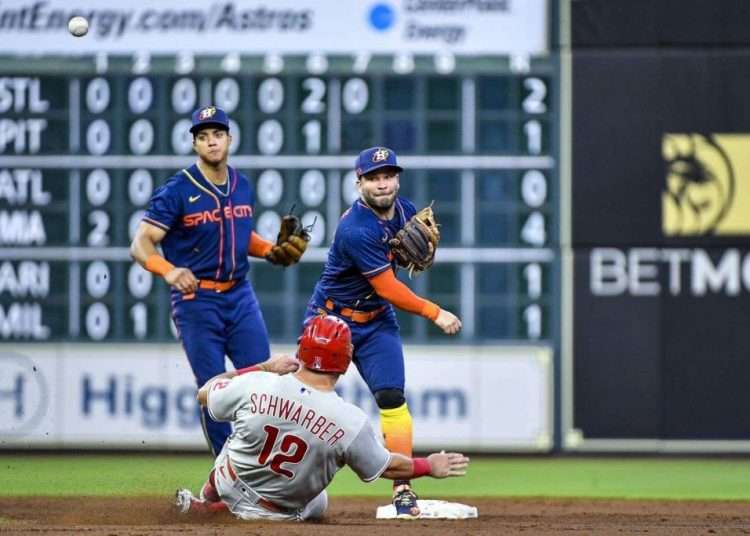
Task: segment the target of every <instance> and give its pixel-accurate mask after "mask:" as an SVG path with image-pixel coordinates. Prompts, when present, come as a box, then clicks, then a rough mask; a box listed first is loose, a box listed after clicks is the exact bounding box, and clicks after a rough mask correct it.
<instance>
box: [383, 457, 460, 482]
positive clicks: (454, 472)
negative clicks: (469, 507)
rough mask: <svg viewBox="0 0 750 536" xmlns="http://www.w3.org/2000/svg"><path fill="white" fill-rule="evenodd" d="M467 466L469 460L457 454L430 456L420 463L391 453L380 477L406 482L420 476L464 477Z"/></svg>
mask: <svg viewBox="0 0 750 536" xmlns="http://www.w3.org/2000/svg"><path fill="white" fill-rule="evenodd" d="M425 463H427V464H428V465H425ZM468 466H469V458H467V457H466V456H464V455H463V454H460V453H458V452H447V453H446V452H439V453H434V454H430V455H429V456H428V457H427V458H426V459H425V458H421V462H417V461H415V459H413V458H408V457H406V456H404V455H402V454H396V453H394V452H392V453H391V463H390V464H389V465H388V468H387V469H386V470H385V471H384V472H383V474H382V475H381V476H382V477H383V478H388V479H391V480H408V479H411V478H417V477H420V476H431V477H433V478H447V477H449V476H464V475H465V474H466V469H467V467H468Z"/></svg>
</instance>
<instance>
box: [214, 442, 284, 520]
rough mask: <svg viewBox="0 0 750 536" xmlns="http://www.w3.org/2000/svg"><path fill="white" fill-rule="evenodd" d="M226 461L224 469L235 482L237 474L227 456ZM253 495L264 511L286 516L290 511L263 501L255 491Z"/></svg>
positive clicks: (265, 500)
mask: <svg viewBox="0 0 750 536" xmlns="http://www.w3.org/2000/svg"><path fill="white" fill-rule="evenodd" d="M226 461H227V463H226V464H225V465H226V468H227V472H229V476H230V478H231V479H232V480H237V472H236V471H235V470H234V467H232V461H231V460H230V459H229V456H226ZM243 491H244V489H243ZM253 494H255V495H256V496H258V502H257V503H256V504H259V505H260V506H262V507H263V508H265V509H266V510H268V511H270V512H276V513H277V514H288V513H290V511H289V510H287V509H286V508H282V507H281V506H279V505H277V504H275V503H272V502H271V501H269V500H267V499H264V498H263V497H261V496H259V495H258V494H257V493H255V491H253Z"/></svg>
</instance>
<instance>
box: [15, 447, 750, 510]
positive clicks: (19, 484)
mask: <svg viewBox="0 0 750 536" xmlns="http://www.w3.org/2000/svg"><path fill="white" fill-rule="evenodd" d="M210 467H211V459H210V458H209V457H208V456H201V455H156V454H154V455H144V454H133V455H128V454H122V455H110V454H93V455H82V454H80V455H41V454H31V455H28V456H23V455H17V454H13V455H9V454H5V455H4V454H0V482H2V484H3V485H2V486H0V495H2V496H11V495H15V496H18V495H53V496H54V495H57V496H72V495H99V496H103V495H131V496H132V495H164V494H171V493H172V492H173V491H174V490H175V489H176V488H180V487H188V488H191V489H193V490H194V491H197V489H198V488H199V487H200V485H201V483H202V482H203V480H204V478H205V475H206V474H207V472H208V470H209V469H210ZM415 484H416V487H417V490H418V491H419V492H420V493H421V495H422V496H423V497H431V498H433V497H434V498H439V497H455V496H466V495H470V496H482V497H598V498H627V499H694V500H699V499H700V500H750V459H737V458H695V459H686V458H624V459H623V458H609V457H607V458H598V457H596V458H578V457H513V456H505V457H499V458H487V457H482V458H479V459H476V460H473V461H472V464H471V467H470V470H469V474H468V475H467V476H466V477H465V478H462V479H448V480H433V479H429V478H423V479H420V480H419V482H418V483H415ZM389 489H390V483H389V482H388V481H385V480H380V481H378V482H374V483H371V484H365V483H362V482H360V481H359V480H358V479H357V478H356V476H355V475H354V474H353V473H352V472H351V471H349V470H348V469H344V470H343V471H341V472H340V473H339V474H338V475H337V477H336V479H335V480H334V482H333V484H332V485H331V487H330V488H329V492H330V493H331V495H339V496H387V495H388V494H389Z"/></svg>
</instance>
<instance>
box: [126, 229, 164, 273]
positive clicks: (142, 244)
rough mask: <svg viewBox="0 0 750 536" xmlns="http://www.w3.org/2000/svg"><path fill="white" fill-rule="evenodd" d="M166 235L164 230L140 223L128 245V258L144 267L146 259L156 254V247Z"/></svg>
mask: <svg viewBox="0 0 750 536" xmlns="http://www.w3.org/2000/svg"><path fill="white" fill-rule="evenodd" d="M166 234H167V232H166V231H165V230H163V229H159V228H158V227H156V226H154V225H151V224H149V223H146V222H145V221H142V222H141V223H140V224H139V225H138V228H137V229H136V231H135V236H134V237H133V241H132V242H131V244H130V256H131V257H132V258H133V260H135V261H136V262H138V264H140V265H141V266H145V265H146V261H147V260H148V258H149V257H150V256H151V255H154V254H155V253H156V252H157V251H156V246H157V245H158V244H159V242H161V241H162V240H163V239H164V237H165V236H166Z"/></svg>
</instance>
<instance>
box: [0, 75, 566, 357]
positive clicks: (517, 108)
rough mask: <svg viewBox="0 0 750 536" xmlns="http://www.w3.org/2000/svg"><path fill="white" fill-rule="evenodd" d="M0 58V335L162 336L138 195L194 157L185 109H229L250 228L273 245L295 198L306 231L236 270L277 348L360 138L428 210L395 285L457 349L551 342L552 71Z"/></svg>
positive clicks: (294, 316)
mask: <svg viewBox="0 0 750 536" xmlns="http://www.w3.org/2000/svg"><path fill="white" fill-rule="evenodd" d="M40 61H41V60H40ZM3 65H7V63H3V62H2V61H0V341H27V340H34V341H39V340H49V341H66V340H71V341H77V340H81V341H114V340H118V341H128V340H140V341H145V340H147V341H160V340H165V341H166V340H173V337H174V331H173V326H172V325H171V321H170V315H169V297H168V289H167V288H166V285H165V284H164V283H163V281H161V280H160V279H158V278H157V279H155V278H153V277H152V276H151V274H149V273H147V272H145V271H144V270H142V269H141V268H140V267H138V266H136V265H134V264H133V263H132V261H131V260H130V259H129V256H128V251H127V247H128V245H129V243H130V240H131V239H132V236H133V233H134V231H135V228H136V226H137V225H138V223H139V221H140V220H141V217H142V215H143V211H144V210H145V208H146V206H147V204H148V200H149V198H150V196H151V194H152V192H153V190H154V189H155V188H156V187H158V186H159V185H160V184H161V183H163V182H164V180H165V179H166V178H167V177H169V176H170V175H172V174H173V173H175V172H176V171H178V170H179V169H181V168H183V167H186V166H188V165H190V164H191V163H192V162H193V161H194V156H192V138H191V135H190V134H189V132H188V129H189V126H190V123H189V115H190V113H191V112H192V111H193V110H194V109H196V108H198V107H199V106H203V105H206V104H209V103H211V104H215V105H218V106H221V107H223V108H225V109H226V110H227V111H228V112H229V115H230V117H231V119H232V123H231V134H232V138H233V139H232V148H231V150H232V155H231V156H230V164H232V165H234V166H235V167H237V168H238V169H240V170H241V171H242V172H244V173H245V174H246V175H248V176H249V177H250V179H251V181H252V182H253V183H254V186H255V188H256V206H255V213H254V217H255V223H256V228H257V230H258V232H259V233H260V234H261V235H263V236H264V237H266V238H268V239H273V238H274V237H275V235H276V233H277V232H278V228H279V224H280V220H281V217H282V216H283V215H284V214H285V213H286V212H288V211H289V210H290V209H291V207H293V206H294V207H295V212H297V213H299V214H300V215H301V216H302V219H303V223H304V224H306V225H309V224H313V223H314V226H313V232H312V240H311V248H310V251H309V252H308V253H307V254H306V255H305V257H304V258H303V262H302V263H301V264H300V265H299V266H296V267H293V268H291V269H288V270H281V269H278V268H276V267H273V266H270V265H266V263H263V262H253V263H252V267H251V273H250V276H249V277H250V278H251V280H252V281H253V284H254V286H255V289H256V292H257V294H258V297H259V300H260V303H261V308H262V310H263V313H264V316H265V318H266V322H267V324H268V328H269V332H270V333H271V336H272V338H273V339H274V340H276V341H283V342H290V341H293V340H295V338H296V336H297V334H298V332H299V324H300V321H301V317H302V313H303V311H304V307H305V304H306V302H307V300H308V298H309V295H310V293H311V291H312V288H313V286H314V284H315V281H316V280H317V278H318V276H319V275H320V272H321V268H322V262H323V261H324V260H325V256H326V252H327V248H328V246H329V245H330V243H331V241H332V239H333V235H334V232H335V228H336V224H337V222H338V219H339V217H340V216H341V214H342V212H343V211H344V210H345V209H346V208H347V207H348V206H350V205H351V203H352V202H353V201H354V200H355V199H356V198H357V195H358V194H357V191H356V187H355V176H354V172H353V170H352V167H353V163H354V157H355V155H356V153H357V152H358V151H360V150H361V149H363V148H365V147H369V146H372V145H387V146H390V147H392V148H393V149H395V150H396V151H397V152H398V154H399V158H400V161H401V163H402V165H403V166H404V167H405V171H404V173H403V174H402V179H401V194H402V195H404V196H405V197H407V198H409V199H411V200H412V201H414V203H415V204H416V205H417V206H418V207H421V206H425V205H427V204H429V203H431V202H433V201H434V203H435V204H434V208H435V211H436V214H437V216H438V218H439V221H440V223H441V224H442V226H441V233H442V241H441V247H440V249H439V252H438V259H437V261H438V262H437V263H436V264H435V266H434V267H433V268H432V269H431V270H430V271H429V272H428V273H426V274H423V275H422V276H420V277H419V278H417V279H416V280H414V281H407V283H408V284H409V285H411V286H412V287H413V288H414V289H415V290H416V291H417V292H419V293H421V294H424V295H426V296H428V297H430V298H431V299H433V300H435V301H437V302H438V303H440V304H442V305H444V306H445V307H447V308H449V309H451V310H453V311H455V312H457V314H459V316H461V318H462V320H463V321H464V330H463V332H462V335H461V337H462V338H461V339H460V340H461V341H462V342H464V343H466V342H475V341H482V340H493V341H497V340H519V339H521V340H523V339H553V338H554V337H555V335H556V329H557V328H556V325H557V318H558V317H559V313H558V302H559V300H558V296H559V283H558V272H559V269H558V265H559V263H558V255H557V254H556V251H557V250H556V248H557V247H558V242H559V240H558V224H557V218H558V208H557V199H558V186H557V184H558V173H557V168H556V162H557V153H558V149H557V146H558V141H557V134H556V133H557V126H556V125H557V122H558V116H557V110H556V95H557V92H558V85H557V71H556V66H555V65H554V64H553V63H552V62H545V61H535V62H533V63H532V64H531V65H530V68H529V69H527V70H525V71H524V72H511V71H510V70H508V69H500V70H498V71H497V72H493V71H492V70H487V69H486V68H485V69H477V70H476V71H472V70H471V69H467V68H465V67H464V68H463V69H458V68H457V69H456V71H455V72H451V73H438V72H413V73H408V74H396V73H393V72H387V71H383V70H381V71H378V70H376V69H373V70H370V71H364V72H355V71H351V72H337V73H311V72H301V71H300V70H294V71H290V72H286V71H284V70H281V71H278V72H274V73H266V74H246V73H239V72H238V73H223V74H222V73H216V72H215V71H212V72H211V73H210V74H201V73H200V71H194V72H191V73H189V74H177V73H168V72H163V71H162V72H139V73H137V74H136V73H124V72H121V71H118V72H110V73H101V72H100V73H97V72H85V73H82V74H81V75H77V74H75V70H74V71H73V72H72V73H70V72H69V73H62V72H60V73H57V72H56V71H54V70H50V69H49V66H47V67H45V68H44V69H42V68H40V69H38V70H37V71H36V72H35V70H34V68H35V65H37V64H35V62H34V61H31V62H30V63H29V68H28V69H26V68H24V69H18V68H17V66H16V68H15V70H8V69H5V70H3V67H2V66H3ZM457 67H458V66H457ZM258 72H259V73H261V72H262V71H258ZM30 73H34V74H30ZM400 323H401V325H402V331H403V334H404V337H405V339H406V340H407V341H411V342H427V341H428V340H430V338H431V336H432V335H433V332H434V330H433V327H432V326H431V325H430V324H429V322H424V321H423V320H422V319H419V318H415V317H412V316H409V315H401V316H400Z"/></svg>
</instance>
